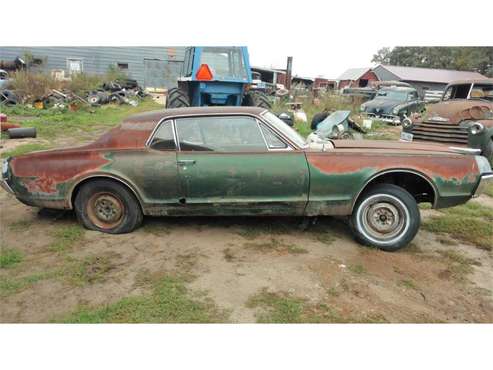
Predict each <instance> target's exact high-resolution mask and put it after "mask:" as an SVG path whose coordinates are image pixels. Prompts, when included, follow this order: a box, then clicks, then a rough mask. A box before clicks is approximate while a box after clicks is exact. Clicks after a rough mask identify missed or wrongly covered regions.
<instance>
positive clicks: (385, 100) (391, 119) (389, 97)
mask: <svg viewBox="0 0 493 370" xmlns="http://www.w3.org/2000/svg"><path fill="white" fill-rule="evenodd" d="M423 108H424V102H423V101H422V100H421V99H420V98H419V96H418V92H417V90H416V89H414V88H412V87H400V86H391V87H385V88H381V89H380V90H379V91H378V92H377V94H376V95H375V98H374V99H372V100H370V101H367V102H366V103H363V104H361V107H360V111H361V113H362V114H364V115H366V116H368V117H370V118H376V119H378V120H381V121H384V122H388V123H392V124H395V125H398V124H400V123H401V122H402V120H403V119H404V118H405V117H409V116H410V115H411V114H412V113H414V112H420V111H422V110H423Z"/></svg>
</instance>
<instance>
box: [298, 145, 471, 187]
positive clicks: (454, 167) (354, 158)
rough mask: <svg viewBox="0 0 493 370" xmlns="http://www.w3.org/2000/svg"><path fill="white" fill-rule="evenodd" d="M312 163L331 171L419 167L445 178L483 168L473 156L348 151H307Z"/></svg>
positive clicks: (352, 171)
mask: <svg viewBox="0 0 493 370" xmlns="http://www.w3.org/2000/svg"><path fill="white" fill-rule="evenodd" d="M306 156H307V159H308V161H309V162H310V164H311V165H312V166H314V167H316V168H317V169H319V170H320V171H321V172H324V173H327V174H341V173H354V172H358V171H360V170H361V169H362V168H372V169H375V170H376V171H377V172H380V171H384V170H389V169H406V170H415V171H417V172H421V173H425V174H427V175H428V176H430V177H431V178H433V177H435V176H439V177H441V178H443V179H445V180H452V179H463V178H465V177H467V178H469V177H470V176H473V177H474V179H475V178H476V175H477V174H478V172H479V170H478V167H477V163H476V161H475V159H474V157H473V156H465V155H460V156H459V155H458V156H450V157H445V156H439V157H437V156H433V155H415V156H409V155H398V154H395V153H388V154H380V155H376V154H372V155H364V154H362V153H356V152H353V153H351V152H346V153H309V152H307V153H306Z"/></svg>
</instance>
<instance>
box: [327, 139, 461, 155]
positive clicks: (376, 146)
mask: <svg viewBox="0 0 493 370" xmlns="http://www.w3.org/2000/svg"><path fill="white" fill-rule="evenodd" d="M332 143H333V144H334V147H335V149H358V150H361V151H362V153H365V152H368V151H371V150H380V151H382V150H384V151H389V152H394V153H400V152H409V151H412V152H423V153H425V152H429V153H450V154H453V153H455V154H457V153H458V152H457V151H456V150H454V149H451V148H450V147H449V146H448V145H444V144H426V143H413V142H402V141H388V140H332Z"/></svg>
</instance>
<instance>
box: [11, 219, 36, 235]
mask: <svg viewBox="0 0 493 370" xmlns="http://www.w3.org/2000/svg"><path fill="white" fill-rule="evenodd" d="M32 224H33V221H32V220H19V221H15V222H12V223H11V224H10V225H9V229H10V230H12V231H16V232H18V231H27V230H29V228H30V227H31V226H32Z"/></svg>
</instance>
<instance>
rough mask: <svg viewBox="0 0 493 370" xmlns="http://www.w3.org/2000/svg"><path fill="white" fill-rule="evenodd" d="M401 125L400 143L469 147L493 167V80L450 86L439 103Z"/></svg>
mask: <svg viewBox="0 0 493 370" xmlns="http://www.w3.org/2000/svg"><path fill="white" fill-rule="evenodd" d="M402 126H403V130H402V134H401V140H404V141H422V142H423V141H426V142H435V143H443V144H447V145H450V146H459V147H463V148H469V149H470V151H471V152H472V153H475V154H481V155H483V156H485V157H487V158H488V159H489V161H490V163H492V164H493V79H483V80H467V81H456V82H453V83H451V84H449V85H448V86H447V87H446V88H445V92H444V94H443V97H442V99H441V101H440V102H439V103H436V104H430V105H429V106H428V107H427V109H426V113H425V114H416V115H414V116H413V117H411V118H409V119H405V120H404V121H403V123H402Z"/></svg>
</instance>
